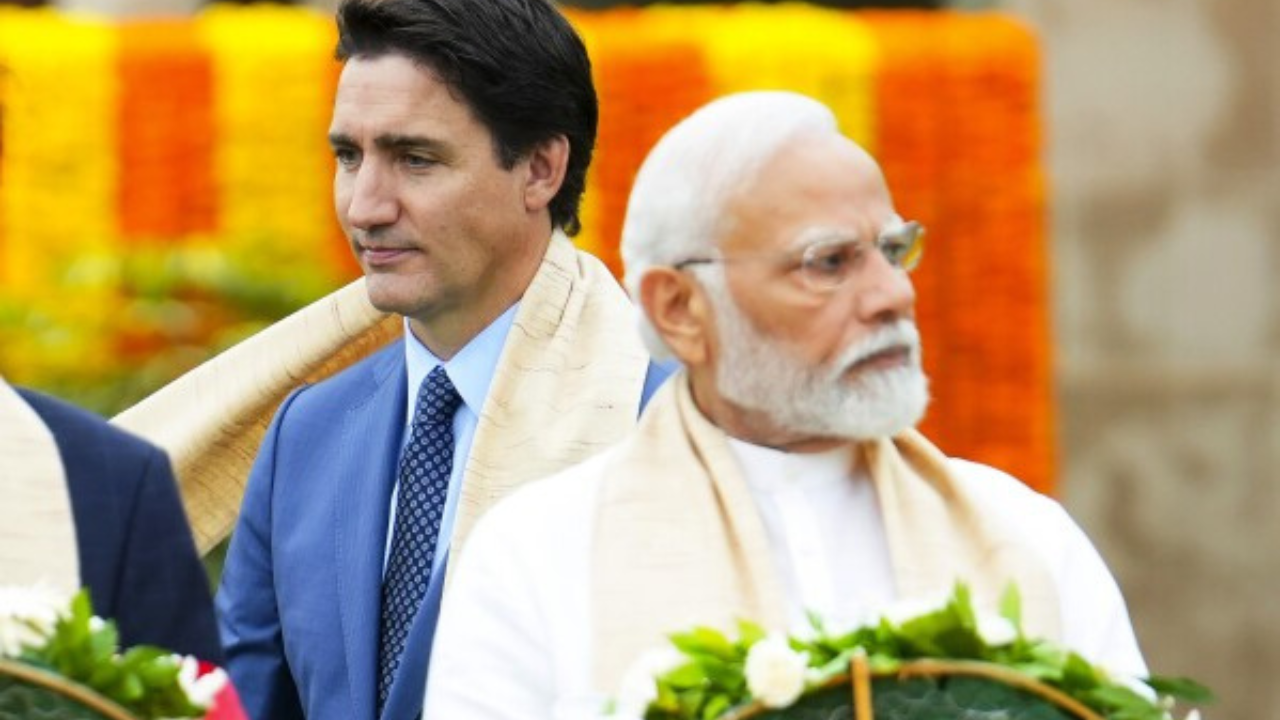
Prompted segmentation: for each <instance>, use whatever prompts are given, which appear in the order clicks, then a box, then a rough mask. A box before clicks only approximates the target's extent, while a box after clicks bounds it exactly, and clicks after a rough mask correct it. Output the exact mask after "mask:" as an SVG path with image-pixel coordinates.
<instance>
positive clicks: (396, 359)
mask: <svg viewBox="0 0 1280 720" xmlns="http://www.w3.org/2000/svg"><path fill="white" fill-rule="evenodd" d="M397 370H399V371H400V374H403V371H404V340H403V338H401V339H397V340H395V341H393V342H391V343H389V344H388V345H387V346H386V347H384V348H381V349H380V350H378V351H376V352H374V353H373V354H371V355H369V356H368V357H366V358H364V359H362V360H360V361H359V362H357V363H354V364H352V365H351V366H350V367H347V368H344V369H343V370H341V371H340V372H337V373H334V374H333V375H331V376H330V377H327V378H325V379H324V380H321V381H319V382H316V383H308V384H306V385H303V386H301V387H299V388H298V389H297V390H294V391H293V393H292V394H291V395H290V396H289V397H288V398H287V399H286V400H285V401H284V402H283V403H281V409H282V410H284V409H288V410H289V412H290V413H291V414H292V415H294V416H296V415H298V414H307V415H309V414H312V413H320V414H323V415H328V414H329V413H331V412H333V411H334V410H335V409H336V408H337V407H346V406H348V405H350V403H351V402H352V398H353V396H357V395H358V394H361V393H362V391H365V392H366V394H371V393H372V390H373V389H375V388H377V387H378V386H380V385H381V384H382V383H385V382H391V381H394V380H395V379H396V378H397V377H399V375H398V374H397V372H396V371H397Z"/></svg>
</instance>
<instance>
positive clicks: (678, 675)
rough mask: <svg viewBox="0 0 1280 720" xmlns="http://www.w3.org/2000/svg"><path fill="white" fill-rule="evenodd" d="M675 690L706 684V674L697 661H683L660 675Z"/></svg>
mask: <svg viewBox="0 0 1280 720" xmlns="http://www.w3.org/2000/svg"><path fill="white" fill-rule="evenodd" d="M662 679H663V680H664V681H666V682H667V683H668V684H670V685H671V687H672V688H673V689H675V690H685V689H687V688H696V687H701V686H702V685H705V684H706V681H707V674H706V673H705V672H703V670H702V668H701V667H699V666H698V664H697V663H692V662H691V663H685V664H684V665H681V666H680V667H678V668H676V669H674V670H672V671H670V672H668V673H667V674H665V675H663V676H662Z"/></svg>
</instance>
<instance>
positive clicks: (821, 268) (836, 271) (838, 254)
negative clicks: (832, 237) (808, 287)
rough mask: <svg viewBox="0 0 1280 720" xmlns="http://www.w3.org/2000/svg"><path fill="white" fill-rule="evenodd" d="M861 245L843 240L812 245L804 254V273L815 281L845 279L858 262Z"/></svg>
mask: <svg viewBox="0 0 1280 720" xmlns="http://www.w3.org/2000/svg"><path fill="white" fill-rule="evenodd" d="M858 253H859V244H858V243H857V242H856V241H851V240H841V241H832V242H825V243H819V244H817V245H811V246H809V248H808V249H807V250H805V253H804V262H803V268H804V271H805V272H806V273H807V274H808V275H810V276H811V277H813V278H815V279H826V280H831V279H839V278H842V277H844V275H845V274H846V273H848V272H849V269H850V268H851V267H853V265H854V263H855V262H857V259H858V257H857V256H858Z"/></svg>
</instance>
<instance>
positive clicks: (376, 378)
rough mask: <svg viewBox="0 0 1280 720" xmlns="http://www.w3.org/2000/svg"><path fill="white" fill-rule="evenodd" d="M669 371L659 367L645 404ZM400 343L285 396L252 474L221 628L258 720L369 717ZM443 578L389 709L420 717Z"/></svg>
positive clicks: (388, 718) (410, 642) (397, 445)
mask: <svg viewBox="0 0 1280 720" xmlns="http://www.w3.org/2000/svg"><path fill="white" fill-rule="evenodd" d="M668 373H669V370H668V369H665V368H658V367H657V366H651V367H650V370H649V376H648V378H647V380H646V393H645V396H644V397H645V399H647V397H648V395H649V394H650V393H651V392H652V390H653V389H655V388H656V387H657V385H658V384H659V383H660V382H661V381H662V380H663V379H665V377H666V375H667V374H668ZM406 383H407V380H406V375H405V360H404V346H403V340H402V341H400V342H395V343H392V344H391V345H390V346H388V347H387V348H384V349H383V350H381V351H379V352H378V353H376V354H374V355H372V356H371V357H369V358H367V359H365V360H363V361H361V362H360V363H358V364H356V365H354V366H352V367H350V368H348V369H347V370H345V371H343V372H342V373H339V374H338V375H335V376H334V377H332V378H330V379H328V380H326V381H324V382H322V383H319V384H317V385H312V386H308V387H305V388H303V389H301V390H299V391H297V392H295V393H294V394H293V395H291V396H290V397H289V398H288V399H287V400H286V401H285V402H284V403H283V404H282V405H281V407H280V409H279V411H278V412H277V413H276V417H275V420H274V421H273V422H272V424H271V427H270V429H269V430H268V431H267V435H266V438H265V439H264V440H263V444H262V448H261V450H260V451H259V454H258V458H257V461H256V462H255V464H254V467H253V471H252V472H251V473H250V476H249V483H248V487H247V489H246V491H245V497H244V502H243V504H242V506H241V514H240V521H239V524H238V526H237V527H236V532H235V535H234V537H233V538H232V542H231V549H230V552H229V553H228V557H227V564H226V568H225V570H224V571H223V576H222V586H221V588H220V590H219V593H218V599H217V607H218V619H219V624H220V627H221V630H222V639H223V643H224V645H225V647H226V650H227V655H228V668H229V670H230V673H231V677H232V679H233V681H234V682H235V685H236V689H237V690H238V692H239V693H240V696H241V699H242V701H243V703H244V706H245V709H246V710H247V711H248V713H249V715H250V716H251V717H253V718H255V719H256V720H293V719H294V718H304V717H305V718H309V720H374V712H375V707H376V674H377V664H378V663H377V651H378V631H379V617H380V612H379V611H380V607H381V585H382V567H383V555H384V550H385V546H386V536H387V525H388V519H389V513H390V499H391V491H392V486H393V483H394V478H395V475H396V466H397V464H398V461H399V455H400V449H401V444H402V440H403V432H404V417H405V402H406V397H407V395H406V389H405V385H406ZM442 578H443V573H439V574H438V575H437V576H436V577H435V578H434V579H433V581H432V583H431V585H430V586H429V588H428V591H427V595H426V598H425V599H424V601H423V603H422V607H421V609H420V610H419V613H418V617H417V618H416V620H415V621H414V624H413V626H412V628H411V629H410V631H409V636H408V639H407V642H406V650H405V654H404V656H403V658H402V660H401V663H400V668H399V671H398V674H397V676H396V678H395V680H394V681H393V684H392V687H391V692H390V695H389V696H388V698H387V702H386V705H385V707H384V708H383V712H382V716H381V717H382V718H384V719H385V720H412V718H414V717H416V716H417V715H418V714H419V713H420V712H421V710H422V697H423V692H424V690H425V685H426V675H427V663H428V661H429V657H430V653H431V644H432V641H433V639H434V637H435V624H436V618H437V617H438V616H439V611H440V598H441V595H442V590H443V587H442V585H443V580H442Z"/></svg>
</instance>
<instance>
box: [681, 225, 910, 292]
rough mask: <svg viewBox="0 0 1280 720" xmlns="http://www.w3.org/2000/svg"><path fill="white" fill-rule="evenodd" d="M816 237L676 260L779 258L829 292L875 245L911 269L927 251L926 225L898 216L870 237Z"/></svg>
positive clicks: (683, 264)
mask: <svg viewBox="0 0 1280 720" xmlns="http://www.w3.org/2000/svg"><path fill="white" fill-rule="evenodd" d="M814 234H815V237H813V238H811V239H809V240H808V241H807V242H805V243H803V245H802V246H801V248H800V250H799V252H797V251H795V250H792V251H782V252H770V253H760V254H743V255H727V256H719V257H703V258H690V259H687V260H681V261H680V262H678V263H675V265H673V267H674V268H675V269H677V270H683V269H684V268H686V267H689V266H690V265H710V264H714V263H734V262H744V261H751V260H756V261H758V260H766V261H770V260H771V261H775V262H780V263H782V264H784V265H787V266H790V267H791V269H794V270H795V271H797V272H798V274H799V276H800V279H801V280H802V281H803V283H804V285H805V287H807V288H808V289H809V290H811V291H813V292H817V293H829V292H831V291H833V290H835V289H836V288H838V287H840V286H841V285H844V284H845V283H846V282H848V280H849V278H851V277H853V276H854V275H855V274H857V272H858V271H859V270H860V269H861V268H862V267H863V266H864V265H865V264H866V260H867V257H868V253H869V251H870V250H871V249H872V248H875V249H876V250H878V251H879V252H880V254H882V255H883V256H884V258H885V260H887V261H888V262H889V264H890V265H891V266H893V267H895V268H899V269H902V270H905V271H907V272H911V271H912V270H914V269H915V268H916V266H917V265H919V264H920V258H921V256H922V255H923V254H924V235H925V232H924V226H923V225H921V224H920V223H918V222H916V221H914V220H911V221H905V222H904V221H902V220H900V219H899V220H895V221H894V222H891V223H890V224H889V226H888V227H886V228H885V229H884V230H882V231H881V232H880V234H879V235H877V236H876V238H875V240H873V241H868V240H865V239H863V238H859V237H848V236H846V235H842V234H839V233H836V232H833V231H830V230H825V229H820V230H818V231H816V232H815V233H814Z"/></svg>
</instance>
